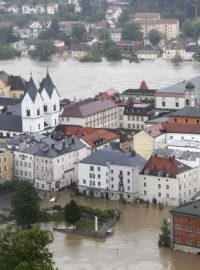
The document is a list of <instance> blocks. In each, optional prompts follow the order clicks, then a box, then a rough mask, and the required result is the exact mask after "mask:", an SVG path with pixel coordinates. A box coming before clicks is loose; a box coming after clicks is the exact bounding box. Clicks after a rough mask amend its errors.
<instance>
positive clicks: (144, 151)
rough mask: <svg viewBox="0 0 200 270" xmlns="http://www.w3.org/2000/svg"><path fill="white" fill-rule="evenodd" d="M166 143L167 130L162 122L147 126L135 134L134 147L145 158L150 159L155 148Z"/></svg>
mask: <svg viewBox="0 0 200 270" xmlns="http://www.w3.org/2000/svg"><path fill="white" fill-rule="evenodd" d="M165 145H166V144H165V131H164V129H163V127H162V124H161V123H158V124H155V125H153V126H150V127H147V128H145V129H144V130H141V131H140V132H138V133H136V134H135V135H134V136H133V149H134V150H135V151H136V152H137V153H138V154H139V155H140V156H142V157H143V158H144V159H149V157H150V156H151V154H152V152H153V150H155V149H157V148H159V147H163V146H164V147H165Z"/></svg>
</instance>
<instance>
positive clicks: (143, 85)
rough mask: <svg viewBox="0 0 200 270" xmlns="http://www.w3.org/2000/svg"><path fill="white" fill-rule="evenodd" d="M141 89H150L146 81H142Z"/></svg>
mask: <svg viewBox="0 0 200 270" xmlns="http://www.w3.org/2000/svg"><path fill="white" fill-rule="evenodd" d="M139 89H140V90H148V86H147V84H146V82H145V81H142V82H141V85H140V88H139Z"/></svg>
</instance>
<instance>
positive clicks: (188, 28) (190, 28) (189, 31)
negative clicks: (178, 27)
mask: <svg viewBox="0 0 200 270" xmlns="http://www.w3.org/2000/svg"><path fill="white" fill-rule="evenodd" d="M182 30H183V34H184V36H186V37H193V36H194V25H193V23H192V22H191V21H189V20H185V21H184V22H183V24H182Z"/></svg>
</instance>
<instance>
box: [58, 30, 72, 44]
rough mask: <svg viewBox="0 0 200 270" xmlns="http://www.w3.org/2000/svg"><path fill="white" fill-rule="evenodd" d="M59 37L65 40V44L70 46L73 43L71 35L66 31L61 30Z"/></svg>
mask: <svg viewBox="0 0 200 270" xmlns="http://www.w3.org/2000/svg"><path fill="white" fill-rule="evenodd" d="M59 39H60V40H63V41H64V42H65V46H69V47H70V45H71V38H70V36H69V35H68V34H67V33H65V32H61V33H60V35H59Z"/></svg>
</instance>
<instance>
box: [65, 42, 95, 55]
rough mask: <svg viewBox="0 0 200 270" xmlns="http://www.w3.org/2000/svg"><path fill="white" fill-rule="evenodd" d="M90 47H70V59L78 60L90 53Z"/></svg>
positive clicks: (76, 45)
mask: <svg viewBox="0 0 200 270" xmlns="http://www.w3.org/2000/svg"><path fill="white" fill-rule="evenodd" d="M90 51H91V50H90V46H89V45H88V44H84V43H80V44H73V45H72V46H71V50H70V55H71V57H72V58H75V59H80V58H82V57H83V56H86V55H88V54H89V53H90Z"/></svg>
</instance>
